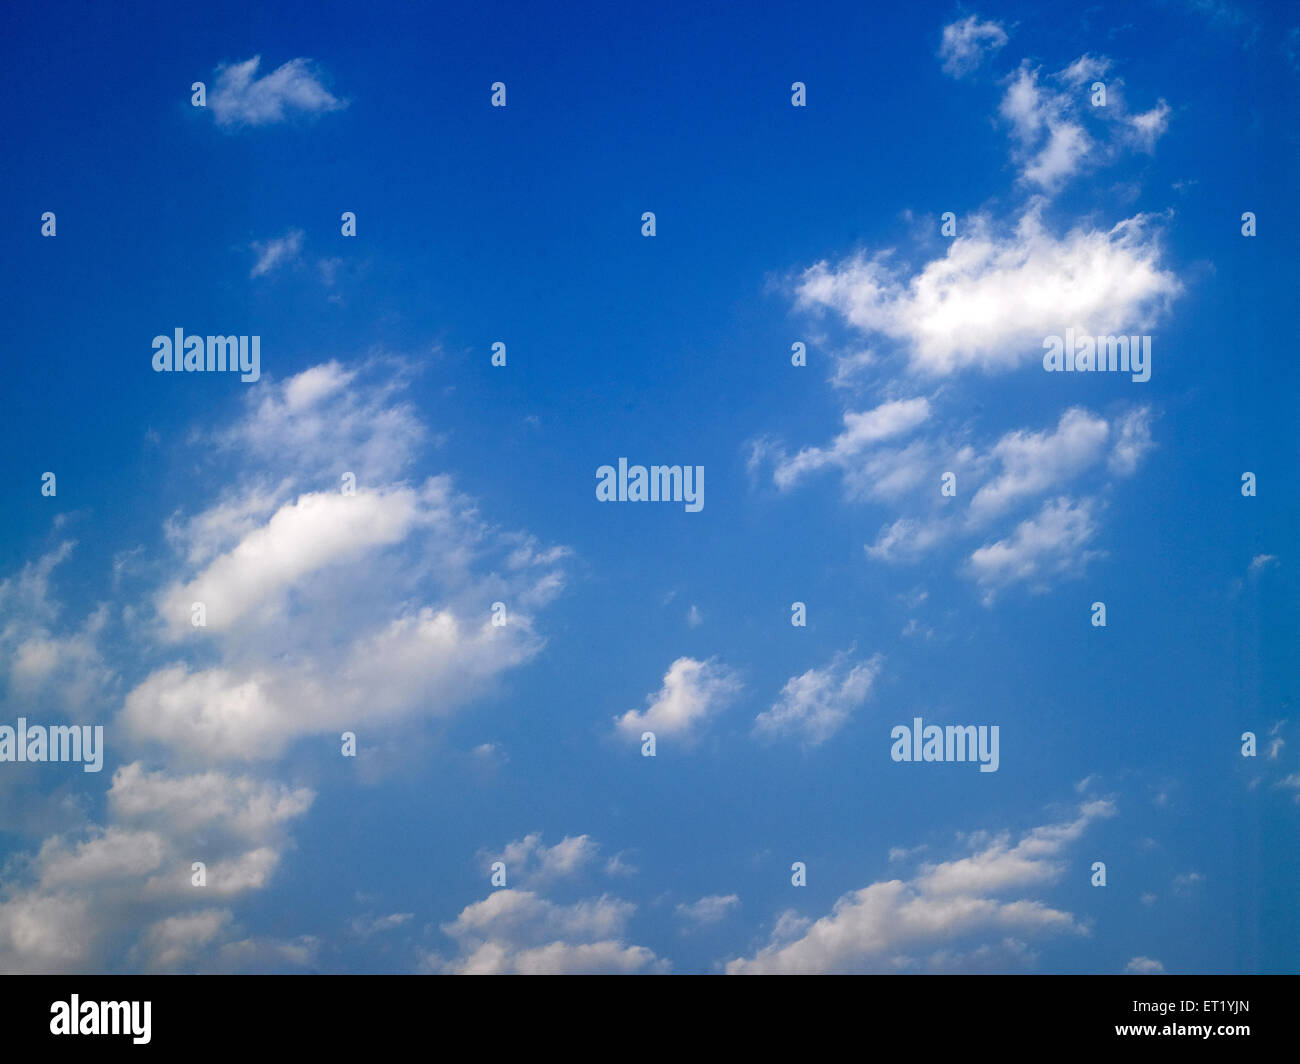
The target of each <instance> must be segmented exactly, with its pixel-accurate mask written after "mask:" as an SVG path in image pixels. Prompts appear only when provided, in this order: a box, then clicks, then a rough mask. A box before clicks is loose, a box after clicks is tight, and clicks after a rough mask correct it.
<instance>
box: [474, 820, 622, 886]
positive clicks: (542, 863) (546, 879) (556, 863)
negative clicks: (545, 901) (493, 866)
mask: <svg viewBox="0 0 1300 1064" xmlns="http://www.w3.org/2000/svg"><path fill="white" fill-rule="evenodd" d="M599 855H600V846H599V845H597V843H596V841H595V839H593V838H592V837H591V836H590V835H576V836H568V835H566V836H565V837H564V838H562V839H561V840H560V841H559V842H557V843H556V844H555V845H554V846H547V845H546V844H545V843H544V842H542V836H541V833H540V832H533V833H532V834H530V835H525V836H524V837H523V838H522V839H516V840H515V841H514V842H510V843H507V844H506V846H505V848H504V849H503V850H501V851H500V852H498V853H493V854H488V855H486V860H487V861H489V862H496V861H500V862H502V863H503V864H504V865H505V866H506V875H507V877H508V880H507V881H508V882H510V883H518V884H523V885H527V886H532V885H537V884H544V883H550V882H554V881H556V880H560V879H567V878H570V877H572V876H576V875H578V874H580V873H581V872H583V871H584V870H585V869H587V868H588V867H590V866H591V865H592V864H593V863H594V862H595V861H596V860H597V859H598V857H599Z"/></svg>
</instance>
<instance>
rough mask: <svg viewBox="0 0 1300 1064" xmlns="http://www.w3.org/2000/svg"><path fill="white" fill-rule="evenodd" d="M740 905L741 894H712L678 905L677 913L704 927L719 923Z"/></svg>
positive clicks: (684, 918)
mask: <svg viewBox="0 0 1300 1064" xmlns="http://www.w3.org/2000/svg"><path fill="white" fill-rule="evenodd" d="M739 905H740V897H739V895H736V894H710V895H708V896H707V897H703V898H701V899H700V900H699V901H694V902H691V903H690V904H689V905H687V904H685V903H683V904H681V905H679V906H677V915H678V916H679V917H681V918H682V919H683V920H687V921H689V922H690V923H693V924H696V925H697V926H701V927H703V926H705V925H708V924H716V923H718V922H719V921H720V920H722V919H723V918H724V917H725V916H726V915H727V914H728V913H729V912H731V910H732V909H734V908H736V907H738V906H739Z"/></svg>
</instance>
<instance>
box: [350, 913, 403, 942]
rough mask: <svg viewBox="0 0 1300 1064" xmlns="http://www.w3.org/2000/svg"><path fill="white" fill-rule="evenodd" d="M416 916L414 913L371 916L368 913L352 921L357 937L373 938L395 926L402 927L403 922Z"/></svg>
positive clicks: (353, 930) (353, 931)
mask: <svg viewBox="0 0 1300 1064" xmlns="http://www.w3.org/2000/svg"><path fill="white" fill-rule="evenodd" d="M414 916H415V914H414V913H390V914H389V915H388V916H371V915H370V914H369V913H367V914H366V915H365V916H358V917H357V918H356V919H355V920H353V921H352V933H353V934H354V935H356V936H357V938H362V939H366V938H371V937H373V936H374V935H377V934H381V933H382V932H384V931H391V930H392V929H393V928H395V927H401V926H402V924H404V923H406V922H407V921H408V920H410V919H412V918H413V917H414Z"/></svg>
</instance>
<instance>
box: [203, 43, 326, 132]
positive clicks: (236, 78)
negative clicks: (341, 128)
mask: <svg viewBox="0 0 1300 1064" xmlns="http://www.w3.org/2000/svg"><path fill="white" fill-rule="evenodd" d="M261 62H262V57H261V56H260V55H255V56H253V58H252V59H247V60H245V61H244V62H242V63H235V64H233V65H228V66H227V65H223V66H219V67H217V80H216V85H215V87H214V88H213V90H212V92H211V93H210V94H209V95H208V107H209V109H210V110H211V111H212V117H213V118H214V119H215V120H216V123H217V125H219V126H241V125H244V126H267V125H274V124H275V123H277V122H283V121H284V120H285V118H286V117H288V114H289V113H291V112H294V111H298V112H301V113H303V114H323V113H325V112H327V111H337V110H339V109H340V108H343V107H346V106H347V104H346V102H345V101H342V100H339V99H337V98H335V97H334V96H333V95H331V94H330V92H329V91H328V90H327V89H326V88H325V86H324V85H323V84H321V80H320V77H319V76H318V74H317V72H316V71H315V70H314V69H313V67H312V65H311V63H310V62H309V61H308V60H306V59H290V60H289V62H287V63H285V64H284V65H283V66H281V67H277V68H276V69H275V70H273V71H272V72H271V73H269V74H267V75H266V76H264V77H260V78H259V77H257V68H258V66H260V65H261Z"/></svg>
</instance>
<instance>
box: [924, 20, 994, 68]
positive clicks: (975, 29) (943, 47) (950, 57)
mask: <svg viewBox="0 0 1300 1064" xmlns="http://www.w3.org/2000/svg"><path fill="white" fill-rule="evenodd" d="M1006 43H1007V34H1006V31H1005V30H1004V29H1003V28H1002V26H1001V25H1000V24H999V23H997V22H981V21H980V20H979V17H978V16H977V15H970V16H968V17H967V18H964V19H962V20H961V21H960V22H953V23H950V24H949V25H947V26H945V27H944V28H943V40H942V41H941V42H940V44H939V58H940V59H942V60H943V72H944V73H945V74H947V75H949V76H950V77H954V78H962V77H965V76H966V75H967V74H969V73H971V72H972V71H974V70H975V68H976V67H978V66H979V65H980V64H981V63H982V62H983V61H984V59H985V57H986V56H989V55H992V54H993V53H994V52H996V51H998V50H999V49H1000V48H1001V47H1002V46H1003V45H1005V44H1006Z"/></svg>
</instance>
